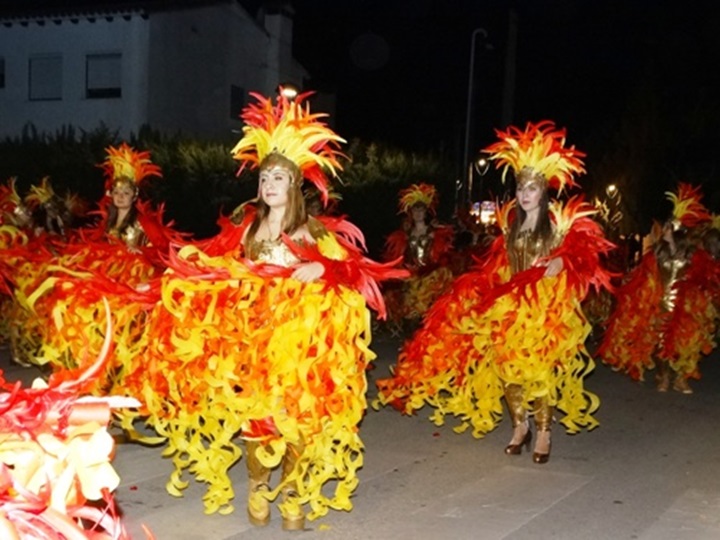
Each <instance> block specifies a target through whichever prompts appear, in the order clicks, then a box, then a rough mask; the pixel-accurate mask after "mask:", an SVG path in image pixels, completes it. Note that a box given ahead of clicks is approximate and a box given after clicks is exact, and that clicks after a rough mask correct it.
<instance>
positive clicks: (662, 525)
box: [0, 338, 720, 540]
mask: <svg viewBox="0 0 720 540" xmlns="http://www.w3.org/2000/svg"><path fill="white" fill-rule="evenodd" d="M398 346H399V343H398V341H397V340H389V339H385V340H383V339H380V338H378V339H376V340H375V342H374V344H373V348H374V350H375V351H376V352H377V353H378V356H379V358H378V360H377V361H376V362H375V364H376V367H375V369H374V370H372V371H370V372H369V376H370V379H371V383H370V396H369V397H370V398H372V396H374V394H375V391H374V385H373V383H372V380H373V379H375V378H380V377H384V376H387V370H388V367H389V366H390V365H391V364H392V363H393V362H394V359H395V354H396V352H397V348H398ZM719 356H720V354H719V353H718V351H717V350H716V351H715V352H714V353H713V354H712V355H711V356H710V357H708V358H706V359H705V360H704V361H703V362H702V364H701V371H702V373H703V378H702V379H701V380H700V381H696V382H693V384H692V386H693V389H694V390H695V393H694V394H692V395H682V394H679V393H677V392H673V391H670V392H668V393H666V394H661V393H658V392H657V391H655V389H654V385H653V384H652V382H651V381H648V382H646V383H644V384H643V383H635V382H633V381H631V380H630V379H629V378H627V377H625V376H623V375H620V374H617V373H614V372H612V371H611V370H610V369H608V368H607V367H605V366H602V365H599V366H597V368H596V370H595V372H594V373H593V375H592V376H591V377H590V378H589V379H588V380H587V387H588V388H589V389H590V390H592V391H594V392H596V393H597V394H599V396H600V398H601V402H602V403H601V406H600V410H599V411H598V413H597V418H598V419H599V421H600V423H601V425H600V427H599V428H597V429H595V430H593V431H592V432H584V433H581V434H578V435H566V434H564V432H563V431H562V430H561V428H560V427H558V426H556V427H555V430H554V432H553V451H552V456H551V459H550V461H549V463H547V464H546V465H536V464H534V463H532V460H531V454H529V453H523V454H522V455H521V456H507V455H505V454H504V453H503V448H504V446H505V444H506V443H507V441H508V440H509V438H510V431H511V428H510V423H509V421H507V420H505V421H503V423H502V424H501V425H500V427H499V428H498V429H497V430H496V431H494V432H492V433H490V434H489V435H488V436H486V437H485V438H484V439H482V440H476V439H473V438H472V436H471V435H470V434H469V433H465V434H462V435H458V434H455V433H454V432H453V431H452V426H451V425H445V426H443V427H436V426H434V425H433V424H432V423H431V422H429V421H428V420H427V417H428V415H429V414H430V411H429V410H427V409H423V410H421V411H420V413H419V414H418V415H416V416H413V417H407V416H401V415H400V414H399V413H397V412H396V411H394V410H392V409H389V408H388V409H383V410H380V411H374V410H369V411H368V413H367V415H366V417H365V419H364V420H363V424H362V426H361V436H362V439H363V441H364V443H365V446H366V449H365V465H364V467H363V469H362V470H361V471H360V485H359V487H358V489H357V491H356V493H355V496H354V498H353V502H354V509H353V510H352V511H351V512H331V513H330V514H329V515H328V516H326V517H324V518H321V519H319V520H316V521H314V522H308V523H307V525H306V529H307V530H305V531H301V532H283V531H282V530H281V527H280V517H279V512H278V511H277V509H274V513H273V519H272V521H271V523H270V524H269V525H268V526H267V527H264V528H254V527H252V526H251V525H250V524H249V523H248V521H247V518H246V515H245V510H244V501H245V493H246V490H247V479H246V472H245V467H244V464H243V463H239V464H238V465H237V466H235V467H234V468H233V469H232V470H231V476H232V479H233V481H234V485H235V489H236V510H235V512H234V513H232V514H230V515H228V516H221V515H210V516H207V515H205V514H204V513H203V505H202V500H201V497H202V494H203V493H204V487H203V486H202V485H200V484H197V483H195V482H192V483H191V485H190V487H189V488H188V489H187V491H186V493H185V496H184V497H183V498H174V497H171V496H170V495H168V494H167V492H166V491H165V488H164V485H165V482H166V481H167V478H168V475H169V473H170V472H171V470H172V467H171V464H170V462H169V460H167V459H164V458H162V457H161V455H160V454H161V448H149V447H143V446H140V445H137V444H131V443H121V444H118V446H117V454H116V457H115V461H114V464H115V467H116V469H117V471H118V473H119V474H120V477H121V478H122V483H121V486H120V487H119V488H118V490H117V493H116V497H117V500H118V502H119V505H120V507H121V510H122V512H123V516H124V518H123V519H124V521H125V523H126V526H127V528H128V531H129V532H130V533H131V534H132V537H133V538H137V539H142V538H144V534H143V533H142V532H141V524H145V525H146V526H147V527H149V528H150V529H151V530H152V531H153V533H154V534H155V536H156V537H157V539H158V540H165V539H172V540H206V539H212V540H240V539H243V540H263V539H276V538H287V537H290V536H291V537H293V538H298V539H300V538H302V539H303V540H314V539H325V540H335V539H339V540H354V539H357V540H365V539H368V540H370V539H373V540H385V539H387V540H390V539H392V540H395V539H403V540H404V539H407V540H411V539H412V540H431V539H432V540H434V539H480V540H484V539H488V540H494V539H498V540H500V539H503V540H531V539H532V540H537V539H551V538H552V539H567V540H582V539H640V540H664V539H667V540H670V539H673V540H676V539H688V540H690V539H692V540H699V539H708V540H709V539H713V540H715V539H718V538H720V430H718V426H717V421H718V418H720V399H719V397H720V364H719V363H718V359H719ZM0 367H2V368H3V370H4V371H5V374H6V378H7V379H9V380H15V379H22V380H26V381H29V380H31V379H32V378H33V377H34V376H36V375H37V373H38V372H37V370H35V369H33V368H22V367H20V366H17V365H14V364H12V363H11V362H10V360H9V358H8V353H7V349H4V348H3V349H0Z"/></svg>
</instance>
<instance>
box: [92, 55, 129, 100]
mask: <svg viewBox="0 0 720 540" xmlns="http://www.w3.org/2000/svg"><path fill="white" fill-rule="evenodd" d="M121 60H122V55H121V54H120V53H116V54H88V55H87V57H86V58H85V97H86V98H87V99H106V98H119V97H122V85H121V83H120V81H121V75H122V71H121Z"/></svg>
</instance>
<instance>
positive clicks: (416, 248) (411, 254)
mask: <svg viewBox="0 0 720 540" xmlns="http://www.w3.org/2000/svg"><path fill="white" fill-rule="evenodd" d="M432 240H433V235H432V231H431V230H430V229H428V231H427V232H426V233H425V234H420V235H413V234H409V235H408V244H407V249H406V250H405V263H406V264H407V265H408V266H411V267H420V266H425V265H426V264H428V263H429V262H430V248H431V246H432Z"/></svg>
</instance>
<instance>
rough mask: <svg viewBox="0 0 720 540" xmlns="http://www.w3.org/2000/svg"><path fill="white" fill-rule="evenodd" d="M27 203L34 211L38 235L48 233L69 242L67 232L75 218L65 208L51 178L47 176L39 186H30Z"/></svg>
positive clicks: (34, 221)
mask: <svg viewBox="0 0 720 540" xmlns="http://www.w3.org/2000/svg"><path fill="white" fill-rule="evenodd" d="M25 202H26V204H27V205H28V206H29V207H30V208H31V209H33V214H34V216H33V223H34V224H35V227H36V235H38V236H39V235H40V234H41V233H42V232H46V233H47V234H49V235H58V236H61V237H62V238H63V239H64V240H67V232H68V229H69V228H70V225H71V223H72V218H73V216H72V215H71V214H70V211H69V210H68V209H67V208H66V207H65V204H64V201H63V199H62V198H60V197H59V196H58V195H57V194H56V193H55V190H54V189H53V187H52V184H51V183H50V178H49V177H47V176H45V177H44V178H43V179H42V180H41V181H40V185H39V186H37V185H32V186H30V193H29V194H28V196H27V197H26V198H25Z"/></svg>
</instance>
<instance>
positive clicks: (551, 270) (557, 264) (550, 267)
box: [541, 257, 563, 277]
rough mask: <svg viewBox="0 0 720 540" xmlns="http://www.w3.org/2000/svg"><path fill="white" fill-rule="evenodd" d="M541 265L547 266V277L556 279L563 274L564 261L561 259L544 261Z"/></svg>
mask: <svg viewBox="0 0 720 540" xmlns="http://www.w3.org/2000/svg"><path fill="white" fill-rule="evenodd" d="M541 264H542V265H543V266H545V274H544V276H545V277H555V276H557V275H558V274H559V273H560V272H562V269H563V260H562V258H560V257H555V258H554V259H550V260H549V261H544V262H542V263H541Z"/></svg>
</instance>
